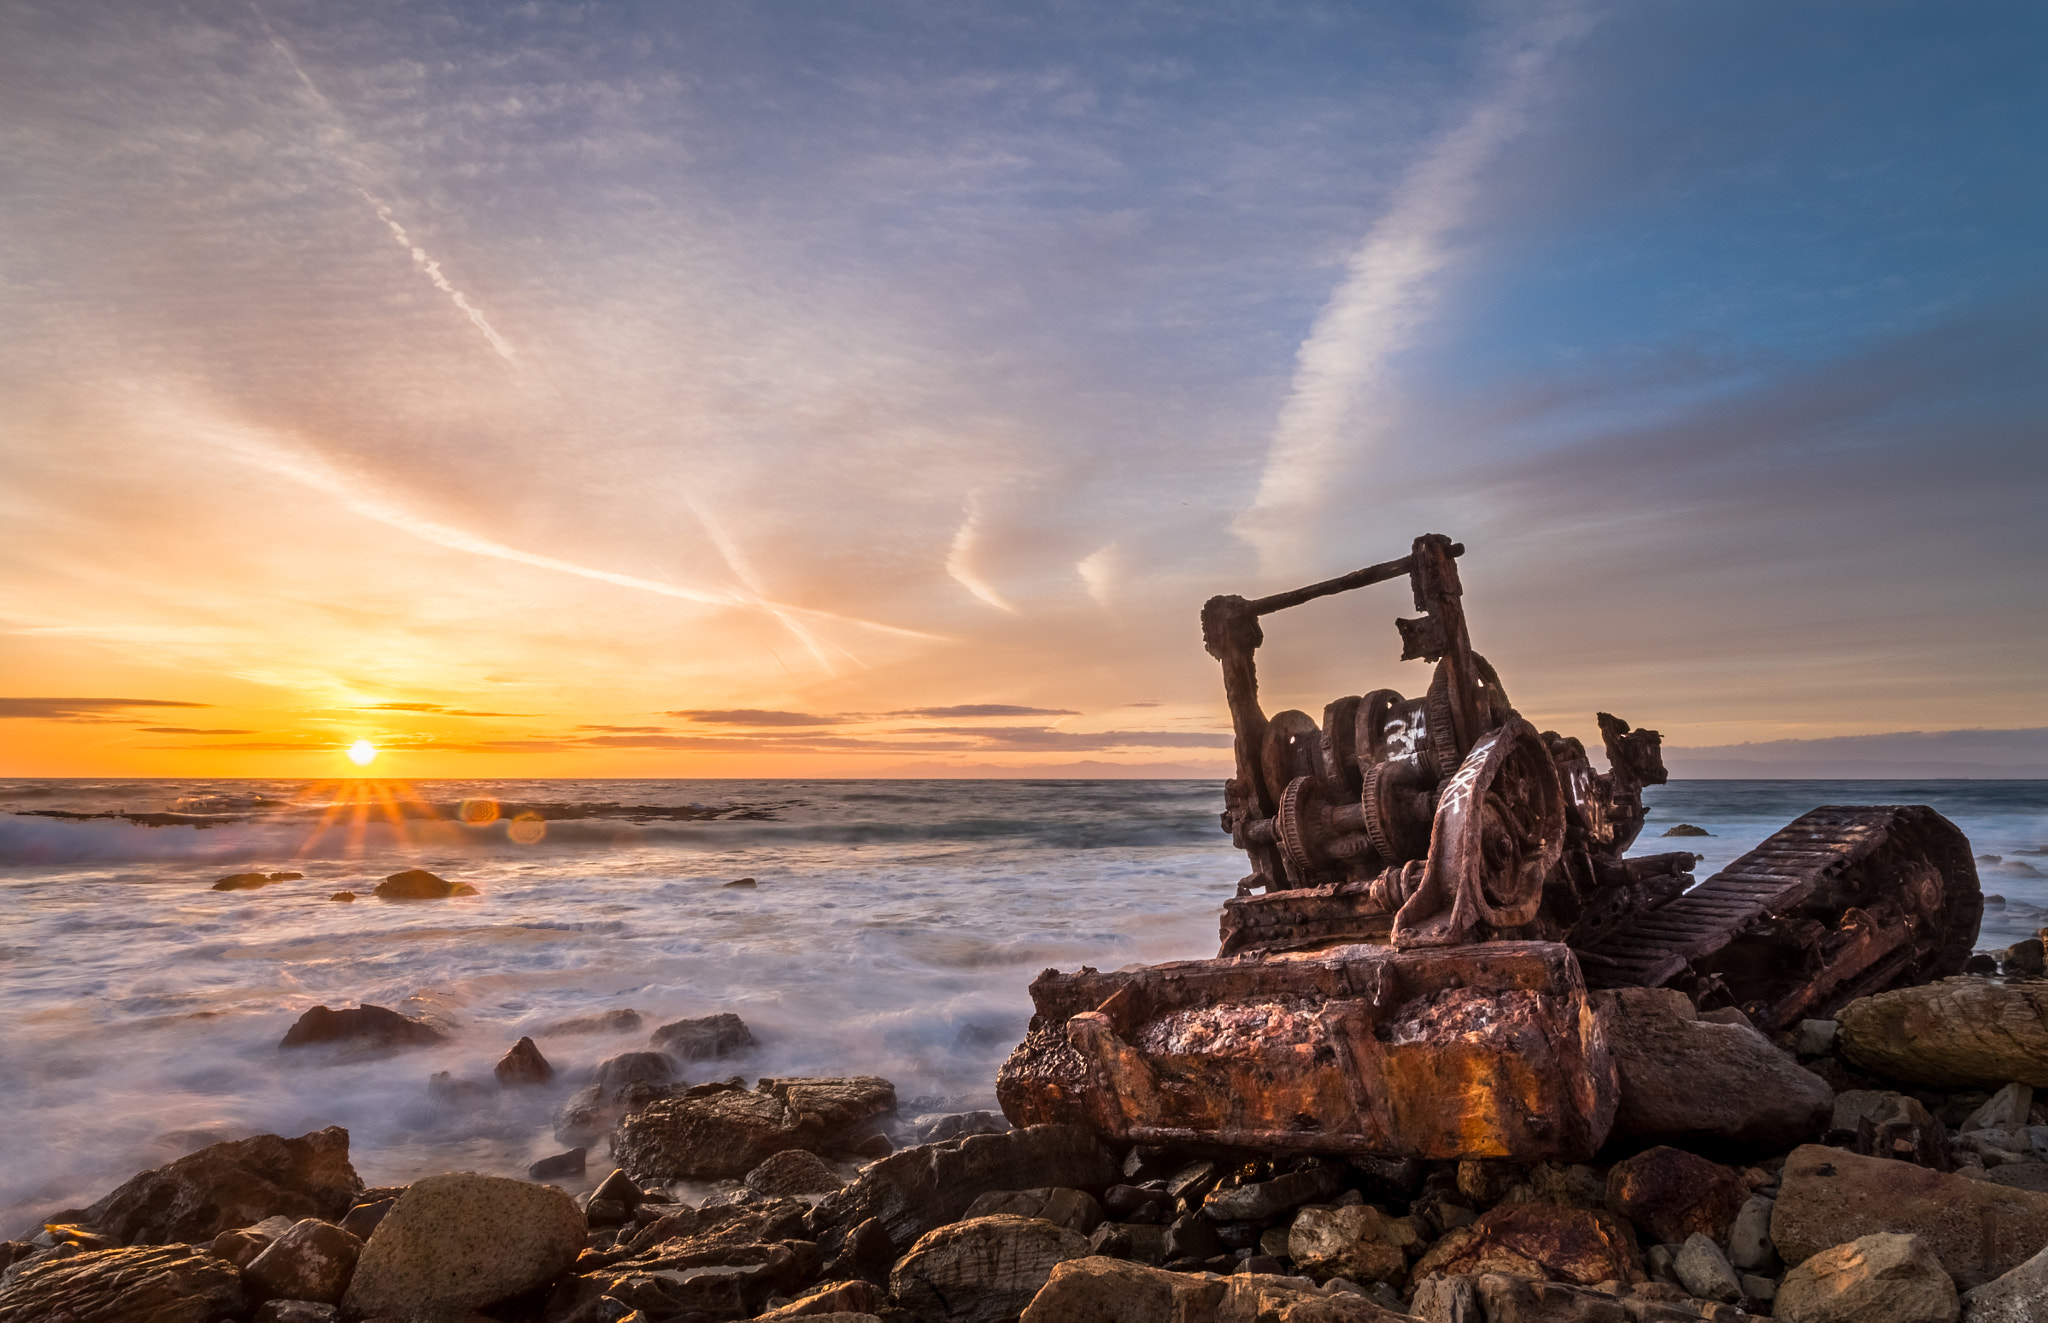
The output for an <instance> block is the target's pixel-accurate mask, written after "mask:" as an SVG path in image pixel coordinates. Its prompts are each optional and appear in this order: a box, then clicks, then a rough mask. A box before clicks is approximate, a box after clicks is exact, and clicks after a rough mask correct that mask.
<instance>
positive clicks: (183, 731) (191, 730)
mask: <svg viewBox="0 0 2048 1323" xmlns="http://www.w3.org/2000/svg"><path fill="white" fill-rule="evenodd" d="M141 733H142V734H144V735H254V734H255V733H256V732H255V731H253V730H232V729H226V728H223V729H219V730H202V729H200V728H199V727H197V726H144V727H143V728H142V731H141Z"/></svg>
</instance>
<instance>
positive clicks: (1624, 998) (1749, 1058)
mask: <svg viewBox="0 0 2048 1323" xmlns="http://www.w3.org/2000/svg"><path fill="white" fill-rule="evenodd" d="M1593 1004H1594V1005H1595V1006H1596V1007H1598V1008H1600V1009H1601V1011H1602V1012H1603V1013H1605V1014H1606V1015H1607V1016H1608V1017H1609V1028H1608V1043H1609V1046H1610V1048H1611V1049H1612V1051H1613V1053H1614V1064H1615V1072H1616V1074H1617V1076H1618V1077H1619V1080H1620V1101H1619V1105H1618V1106H1617V1107H1616V1109H1615V1114H1614V1133H1615V1134H1616V1135H1618V1136H1627V1137H1633V1138H1638V1139H1663V1140H1672V1141H1686V1140H1690V1141H1695V1142H1696V1141H1700V1140H1718V1141H1721V1142H1723V1143H1725V1144H1730V1145H1735V1146H1739V1147H1743V1148H1776V1149H1783V1148H1787V1147H1789V1146H1791V1145H1793V1144H1798V1143H1801V1142H1802V1141H1804V1140H1808V1139H1812V1138H1815V1137H1816V1136H1818V1135H1819V1134H1820V1132H1821V1130H1822V1129H1823V1128H1825V1127H1826V1125H1827V1122H1828V1108H1829V1105H1830V1103H1831V1100H1832V1097H1833V1094H1832V1091H1831V1090H1830V1089H1829V1088H1828V1086H1827V1084H1826V1082H1825V1081H1823V1080H1822V1079H1821V1078H1820V1077H1819V1076H1817V1075H1815V1074H1813V1073H1812V1072H1811V1071H1809V1070H1806V1069H1804V1068H1803V1067H1801V1066H1800V1064H1799V1063H1798V1061H1797V1060H1795V1059H1794V1058H1792V1057H1791V1056H1789V1055H1787V1054H1786V1053H1785V1052H1784V1051H1782V1050H1780V1049H1779V1048H1778V1047H1777V1046H1775V1045H1774V1044H1773V1043H1772V1042H1771V1041H1770V1040H1769V1039H1768V1038H1765V1037H1764V1036H1763V1035H1762V1034H1760V1033H1758V1032H1757V1031H1756V1030H1755V1029H1753V1028H1751V1027H1749V1026H1748V1025H1746V1024H1715V1023H1711V1022H1708V1021H1703V1020H1701V1019H1699V1018H1698V1015H1697V1013H1696V1012H1695V1011H1694V1009H1693V1004H1692V1001H1691V999H1690V998H1688V997H1687V996H1686V995H1685V994H1684V993H1682V992H1678V991H1675V990H1673V989H1670V988H1616V989H1612V990H1609V991H1603V992H1596V993H1594V994H1593Z"/></svg>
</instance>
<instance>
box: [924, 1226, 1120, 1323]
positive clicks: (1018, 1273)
mask: <svg viewBox="0 0 2048 1323" xmlns="http://www.w3.org/2000/svg"><path fill="white" fill-rule="evenodd" d="M1087 1254H1088V1240H1087V1238H1086V1237H1085V1236H1082V1235H1080V1234H1079V1233H1077V1232H1073V1231H1069V1230H1068V1229H1067V1228H1065V1227H1063V1226H1060V1225H1058V1224H1057V1223H1053V1222H1047V1221H1045V1220H1044V1219H1042V1218H1035V1217H977V1218H973V1219H971V1220H969V1221H965V1222H955V1223H953V1224H952V1225H950V1226H943V1227H940V1228H939V1229H938V1230H936V1231H932V1232H929V1233H927V1234H926V1235H924V1236H921V1237H919V1239H918V1241H917V1243H916V1244H915V1245H912V1246H911V1247H910V1252H909V1253H908V1254H905V1255H904V1256H903V1257H902V1258H901V1259H899V1260H897V1263H896V1267H895V1268H894V1269H893V1270H892V1271H891V1272H890V1273H889V1294H890V1295H892V1296H894V1297H895V1299H896V1301H897V1303H898V1304H900V1305H901V1306H902V1307H903V1308H905V1309H908V1310H910V1311H911V1312H912V1313H913V1314H915V1315H917V1316H918V1317H919V1318H920V1319H923V1320H931V1321H932V1323H940V1321H941V1320H943V1323H1001V1321H1002V1320H1005V1319H1013V1318H1015V1317H1017V1315H1018V1314H1019V1313H1020V1312H1022V1310H1023V1309H1024V1307H1025V1306H1026V1305H1028V1304H1030V1303H1031V1301H1032V1297H1034V1296H1036V1295H1037V1294H1038V1292H1039V1289H1040V1288H1042V1287H1043V1286H1044V1285H1045V1284H1046V1282H1047V1280H1048V1279H1050V1278H1051V1276H1052V1270H1053V1267H1054V1265H1055V1264H1059V1263H1063V1262H1065V1261H1066V1260H1068V1259H1079V1258H1085V1257H1086V1256H1087Z"/></svg>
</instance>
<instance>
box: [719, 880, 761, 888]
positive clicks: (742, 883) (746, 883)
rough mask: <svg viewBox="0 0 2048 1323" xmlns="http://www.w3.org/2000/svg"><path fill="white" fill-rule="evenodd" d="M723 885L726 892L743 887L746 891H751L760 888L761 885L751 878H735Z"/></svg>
mask: <svg viewBox="0 0 2048 1323" xmlns="http://www.w3.org/2000/svg"><path fill="white" fill-rule="evenodd" d="M725 885H726V888H727V889H728V890H730V889H731V888H733V887H744V888H745V889H746V890H748V891H752V890H753V889H754V888H755V887H758V886H760V885H761V883H760V882H759V880H757V879H755V878H751V877H736V878H734V879H733V880H732V881H730V882H728V883H726V884H725Z"/></svg>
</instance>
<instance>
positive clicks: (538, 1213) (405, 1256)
mask: <svg viewBox="0 0 2048 1323" xmlns="http://www.w3.org/2000/svg"><path fill="white" fill-rule="evenodd" d="M586 1234H587V1233H586V1232H585V1229H584V1222H583V1215H582V1214H581V1213H579V1212H578V1211H577V1210H576V1205H575V1203H574V1202H573V1201H571V1200H570V1198H569V1196H568V1195H566V1194H563V1193H562V1192H561V1191H560V1190H557V1189H555V1188H554V1187H552V1186H548V1185H533V1184H529V1183H527V1182H525V1181H515V1180H507V1179H506V1178H504V1177H502V1176H479V1175H476V1174H475V1173H473V1172H451V1173H449V1174H447V1175H443V1176H429V1177H427V1178H425V1179H424V1180H419V1181H415V1182H413V1184H412V1185H411V1186H409V1187H408V1188H407V1189H406V1192H405V1193H404V1194H402V1195H400V1196H399V1197H398V1202H397V1203H395V1204H393V1205H392V1208H391V1211H390V1213H389V1214H387V1215H386V1216H385V1218H384V1220H383V1221H382V1222H380V1223H378V1225H377V1230H376V1231H375V1232H374V1233H373V1234H372V1235H371V1236H370V1240H369V1243H368V1244H367V1245H365V1246H364V1247H363V1252H362V1256H361V1258H360V1259H359V1260H358V1261H357V1263H356V1271H355V1276H354V1277H353V1278H352V1279H351V1280H350V1282H349V1286H348V1292H347V1295H346V1296H345V1297H344V1298H343V1300H342V1312H343V1313H344V1314H347V1315H348V1316H349V1317H351V1318H367V1317H371V1316H374V1315H378V1314H398V1315H411V1314H414V1313H432V1312H435V1311H440V1312H444V1313H461V1312H462V1311H465V1310H469V1311H474V1310H478V1309H482V1308H484V1307H485V1306H488V1305H493V1304H497V1303H499V1302H501V1301H505V1300H509V1299H511V1298H512V1297H514V1296H517V1295H522V1294H524V1293H526V1292H528V1291H531V1290H534V1289H536V1288H538V1287H540V1286H543V1285H545V1284H547V1283H548V1282H551V1281H553V1280H554V1279H555V1278H556V1277H558V1276H560V1275H561V1274H562V1273H563V1272H565V1271H567V1270H568V1268H569V1266H570V1265H571V1264H573V1263H575V1262H576V1256H577V1254H578V1253H579V1252H581V1251H582V1249H583V1248H584V1244H585V1238H586Z"/></svg>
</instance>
